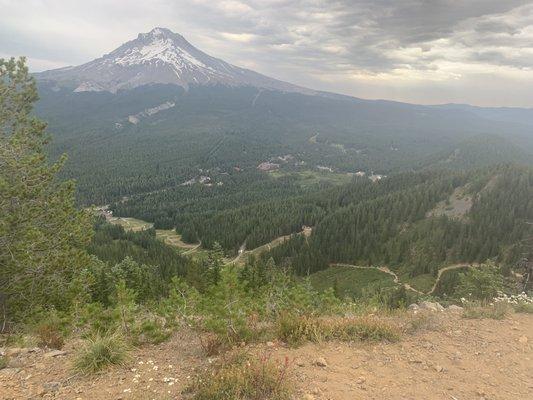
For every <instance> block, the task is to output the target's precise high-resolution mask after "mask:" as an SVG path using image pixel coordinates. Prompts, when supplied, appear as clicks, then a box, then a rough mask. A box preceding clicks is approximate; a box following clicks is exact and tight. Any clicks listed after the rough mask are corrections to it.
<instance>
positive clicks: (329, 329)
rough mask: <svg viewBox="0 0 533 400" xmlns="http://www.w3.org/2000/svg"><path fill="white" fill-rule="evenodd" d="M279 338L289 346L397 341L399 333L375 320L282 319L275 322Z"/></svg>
mask: <svg viewBox="0 0 533 400" xmlns="http://www.w3.org/2000/svg"><path fill="white" fill-rule="evenodd" d="M277 335H278V337H279V338H280V339H281V340H283V341H285V342H287V343H288V344H290V345H300V344H302V343H304V342H322V341H327V340H342V341H381V340H387V341H391V342H393V341H397V340H398V339H399V338H400V329H399V328H398V327H397V326H395V325H393V324H392V323H390V322H388V321H385V320H382V319H379V318H375V317H370V316H367V317H353V318H319V317H312V316H300V317H295V316H292V315H285V316H282V317H281V318H280V319H279V321H278V330H277Z"/></svg>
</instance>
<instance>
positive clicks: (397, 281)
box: [329, 263, 479, 295]
mask: <svg viewBox="0 0 533 400" xmlns="http://www.w3.org/2000/svg"><path fill="white" fill-rule="evenodd" d="M329 266H330V267H349V268H357V269H376V270H378V271H381V272H383V273H385V274H388V275H390V276H392V278H393V280H394V283H395V284H397V285H402V286H403V287H404V288H405V289H407V290H410V291H412V292H415V293H418V294H424V295H431V294H433V293H434V292H435V290H436V289H437V287H438V285H439V282H440V279H441V277H442V275H443V274H444V273H445V272H446V271H451V270H454V269H460V268H477V267H479V264H453V265H448V266H447V267H443V268H441V269H439V272H438V273H437V278H436V279H435V283H434V284H433V287H432V288H431V290H430V291H428V292H421V291H420V290H418V289H415V288H414V287H412V286H411V285H409V284H408V283H405V282H400V278H399V277H398V275H396V273H395V272H393V271H391V270H390V269H389V268H388V267H373V266H370V267H365V266H362V265H353V264H344V263H331V264H329Z"/></svg>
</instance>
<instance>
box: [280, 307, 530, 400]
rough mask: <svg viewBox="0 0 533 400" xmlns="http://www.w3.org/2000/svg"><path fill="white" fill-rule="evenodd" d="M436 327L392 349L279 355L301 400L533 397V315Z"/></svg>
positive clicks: (443, 320) (450, 319) (447, 320)
mask: <svg viewBox="0 0 533 400" xmlns="http://www.w3.org/2000/svg"><path fill="white" fill-rule="evenodd" d="M437 321H438V323H437V328H435V329H431V330H423V331H420V332H418V333H415V334H413V335H406V336H405V337H404V338H403V339H402V340H400V342H398V343H394V344H387V343H380V344H367V345H361V344H357V343H355V344H345V343H337V344H333V343H327V344H323V345H312V344H308V345H305V346H303V347H301V348H298V349H283V348H281V349H278V350H276V352H275V356H277V357H279V358H282V357H285V356H288V357H289V359H290V360H293V362H294V364H295V365H296V367H295V377H296V383H297V386H298V390H299V394H300V397H298V398H302V399H309V400H310V399H331V400H348V399H349V400H357V399H365V400H370V399H376V400H383V399H387V400H389V399H390V400H395V399H398V400H400V399H401V400H408V399H443V400H444V399H447V400H453V399H456V400H466V399H468V400H470V399H480V400H481V399H486V400H489V399H490V400H497V399H498V400H503V399H509V400H511V399H513V400H518V399H521V400H522V399H524V400H525V399H533V350H532V345H533V316H531V315H520V314H516V315H513V316H510V317H509V318H507V319H505V320H501V321H495V320H466V319H464V318H462V317H461V316H460V315H451V314H450V313H448V312H446V313H444V314H441V315H439V316H438V320H437ZM526 340H527V341H526ZM317 360H318V362H317ZM320 361H325V364H326V366H325V367H324V366H319V365H317V364H320Z"/></svg>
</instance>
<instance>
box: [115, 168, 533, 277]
mask: <svg viewBox="0 0 533 400" xmlns="http://www.w3.org/2000/svg"><path fill="white" fill-rule="evenodd" d="M532 173H533V172H532V170H531V169H530V168H528V167H519V166H514V165H500V166H496V167H486V168H483V169H479V170H473V171H456V172H453V171H449V170H427V171H422V172H405V173H400V174H396V175H391V176H390V177H387V178H384V179H382V180H380V181H377V182H372V181H371V180H369V179H367V178H366V177H354V178H352V180H351V182H349V183H346V184H342V185H332V184H328V183H324V182H323V183H316V184H314V185H311V186H308V187H305V188H302V187H301V186H299V185H298V182H299V181H298V178H297V177H295V176H292V177H291V176H288V177H285V178H283V179H274V178H269V177H263V178H262V179H261V178H260V179H257V180H253V179H252V178H247V179H244V178H243V180H242V181H234V182H233V184H234V185H235V186H236V187H239V188H241V190H240V191H239V194H237V195H234V196H231V195H230V196H228V197H225V192H224V191H225V190H228V191H230V192H231V191H233V190H234V188H231V187H230V184H228V185H227V187H226V188H225V189H220V191H219V192H217V190H218V189H216V188H206V187H202V186H200V185H198V187H196V188H184V187H180V188H178V189H175V190H172V191H165V192H162V193H158V194H155V195H148V196H140V197H136V198H132V199H131V200H129V201H126V202H119V203H117V204H115V205H114V206H113V209H114V210H115V213H116V214H117V215H124V216H136V217H139V218H142V219H146V220H149V221H155V223H156V227H157V226H160V227H164V228H173V227H176V228H177V231H178V232H179V233H181V234H182V235H183V238H184V239H185V240H188V241H190V242H198V241H200V242H201V243H202V246H203V247H205V248H210V247H212V246H213V244H214V243H215V242H219V243H220V244H221V245H222V247H223V248H224V249H225V250H226V251H227V252H228V253H236V251H237V249H239V248H240V246H241V245H242V244H245V246H246V248H248V249H253V248H256V247H258V246H260V245H262V244H265V243H268V242H270V241H271V240H273V239H275V238H277V237H279V236H283V235H289V234H295V233H297V232H300V231H301V230H302V228H303V226H310V227H313V233H312V235H311V236H310V237H309V238H305V237H303V236H302V235H294V236H293V237H292V238H291V239H290V240H288V241H287V242H285V243H284V244H282V245H281V246H278V247H276V248H274V249H272V250H271V252H270V253H268V254H266V255H264V257H266V258H269V257H273V258H274V260H275V261H276V263H277V264H280V265H290V266H292V268H293V269H294V270H295V271H296V272H297V273H298V274H308V273H312V272H315V271H318V270H321V269H324V268H326V267H327V266H328V265H329V264H330V263H349V264H358V265H375V264H376V265H388V266H390V267H392V268H395V269H398V270H399V271H400V272H402V273H408V274H409V275H410V276H416V275H420V274H436V273H437V270H438V268H439V267H441V266H442V265H443V264H450V263H461V262H483V261H485V260H486V259H489V258H497V259H499V260H500V261H502V262H505V263H512V262H515V261H516V260H517V259H518V258H519V256H520V246H519V244H520V241H521V240H523V239H524V238H526V237H528V235H531V234H532V225H530V224H528V223H527V221H531V220H533V203H532V199H533V175H532ZM244 176H245V175H243V177H244ZM257 176H258V177H262V176H263V175H260V174H258V175H257ZM194 192H195V193H196V195H197V196H198V198H199V200H197V201H194V200H193V199H192V198H190V197H188V195H190V194H191V193H194ZM455 203H458V204H455ZM455 208H457V210H456V209H455Z"/></svg>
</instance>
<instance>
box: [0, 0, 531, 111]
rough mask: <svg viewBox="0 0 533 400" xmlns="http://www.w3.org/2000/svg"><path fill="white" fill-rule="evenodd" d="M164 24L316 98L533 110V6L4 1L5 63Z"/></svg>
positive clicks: (38, 66) (78, 54)
mask: <svg viewBox="0 0 533 400" xmlns="http://www.w3.org/2000/svg"><path fill="white" fill-rule="evenodd" d="M156 26H161V27H166V28H169V29H171V30H173V31H175V32H178V33H181V34H182V35H183V36H185V38H187V39H188V40H189V41H190V42H191V43H192V44H194V45H195V46H197V47H198V48H200V49H201V50H203V51H205V52H207V53H208V54H210V55H213V56H215V57H219V58H222V59H224V60H226V61H228V62H231V63H233V64H236V65H238V66H242V67H247V68H250V69H253V70H255V71H257V72H261V73H263V74H266V75H269V76H272V77H274V78H278V79H282V80H285V81H289V82H291V83H295V84H299V85H302V86H307V87H310V88H313V89H320V90H328V91H334V92H338V93H344V94H349V95H354V96H357V97H362V98H384V99H391V100H399V101H407V102H411V103H423V104H435V103H449V102H454V103H470V104H476V105H491V106H526V107H533V0H528V1H524V0H329V1H328V0H143V1H132V0H114V1H111V0H108V1H105V0H91V1H87V0H0V57H6V56H18V55H25V56H27V57H28V59H29V64H30V68H31V70H32V71H42V70H46V69H51V68H56V67H62V66H66V65H77V64H82V63H84V62H87V61H90V60H92V59H94V58H97V57H99V56H101V55H103V54H104V53H108V52H110V51H111V50H113V49H114V48H116V47H118V46H119V45H120V44H122V43H123V42H126V41H128V40H131V39H134V38H135V37H136V36H137V34H138V33H139V32H148V31H149V30H151V29H152V28H153V27H156Z"/></svg>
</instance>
